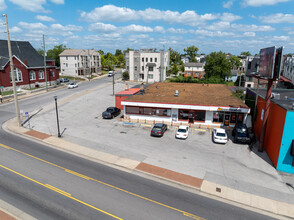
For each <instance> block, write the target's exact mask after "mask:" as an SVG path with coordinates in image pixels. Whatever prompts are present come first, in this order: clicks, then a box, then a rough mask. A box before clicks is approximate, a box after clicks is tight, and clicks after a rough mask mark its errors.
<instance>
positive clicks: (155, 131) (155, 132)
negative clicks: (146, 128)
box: [150, 123, 167, 137]
mask: <svg viewBox="0 0 294 220" xmlns="http://www.w3.org/2000/svg"><path fill="white" fill-rule="evenodd" d="M166 130H167V125H166V124H163V123H157V124H155V125H154V126H153V128H152V130H151V134H150V135H151V136H156V137H162V136H163V134H164V132H165V131H166Z"/></svg>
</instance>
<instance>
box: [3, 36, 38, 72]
mask: <svg viewBox="0 0 294 220" xmlns="http://www.w3.org/2000/svg"><path fill="white" fill-rule="evenodd" d="M10 42H11V51H12V55H14V56H15V57H17V58H18V59H19V60H20V61H22V62H23V63H26V62H27V66H28V67H42V66H44V58H43V56H41V55H40V54H38V52H37V51H36V50H35V49H34V48H33V46H32V45H31V44H30V43H29V42H28V41H10ZM0 57H4V58H2V59H0V67H2V68H3V65H6V64H7V62H5V63H4V60H5V58H7V59H8V57H9V53H8V44H7V40H0ZM1 60H2V61H1Z"/></svg>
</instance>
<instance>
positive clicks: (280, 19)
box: [258, 13, 294, 24]
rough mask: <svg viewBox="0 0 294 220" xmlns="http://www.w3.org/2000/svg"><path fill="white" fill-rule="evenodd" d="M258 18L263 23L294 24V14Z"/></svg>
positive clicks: (278, 14)
mask: <svg viewBox="0 0 294 220" xmlns="http://www.w3.org/2000/svg"><path fill="white" fill-rule="evenodd" d="M258 18H259V20H260V21H261V22H263V23H271V24H278V23H294V14H283V13H277V14H272V15H268V16H259V17H258Z"/></svg>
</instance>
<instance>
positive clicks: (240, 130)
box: [237, 128, 247, 134]
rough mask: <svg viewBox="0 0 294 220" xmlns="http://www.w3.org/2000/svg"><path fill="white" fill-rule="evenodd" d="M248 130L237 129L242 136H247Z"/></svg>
mask: <svg viewBox="0 0 294 220" xmlns="http://www.w3.org/2000/svg"><path fill="white" fill-rule="evenodd" d="M246 131H247V130H246V128H237V132H238V133H240V134H246V133H247V132H246Z"/></svg>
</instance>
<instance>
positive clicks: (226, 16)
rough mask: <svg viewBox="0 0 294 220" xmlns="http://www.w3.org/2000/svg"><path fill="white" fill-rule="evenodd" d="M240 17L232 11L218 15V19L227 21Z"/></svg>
mask: <svg viewBox="0 0 294 220" xmlns="http://www.w3.org/2000/svg"><path fill="white" fill-rule="evenodd" d="M241 18H242V17H241V16H239V15H234V14H232V13H223V14H222V15H221V16H220V19H221V20H222V21H228V22H232V21H236V20H239V19H241Z"/></svg>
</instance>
